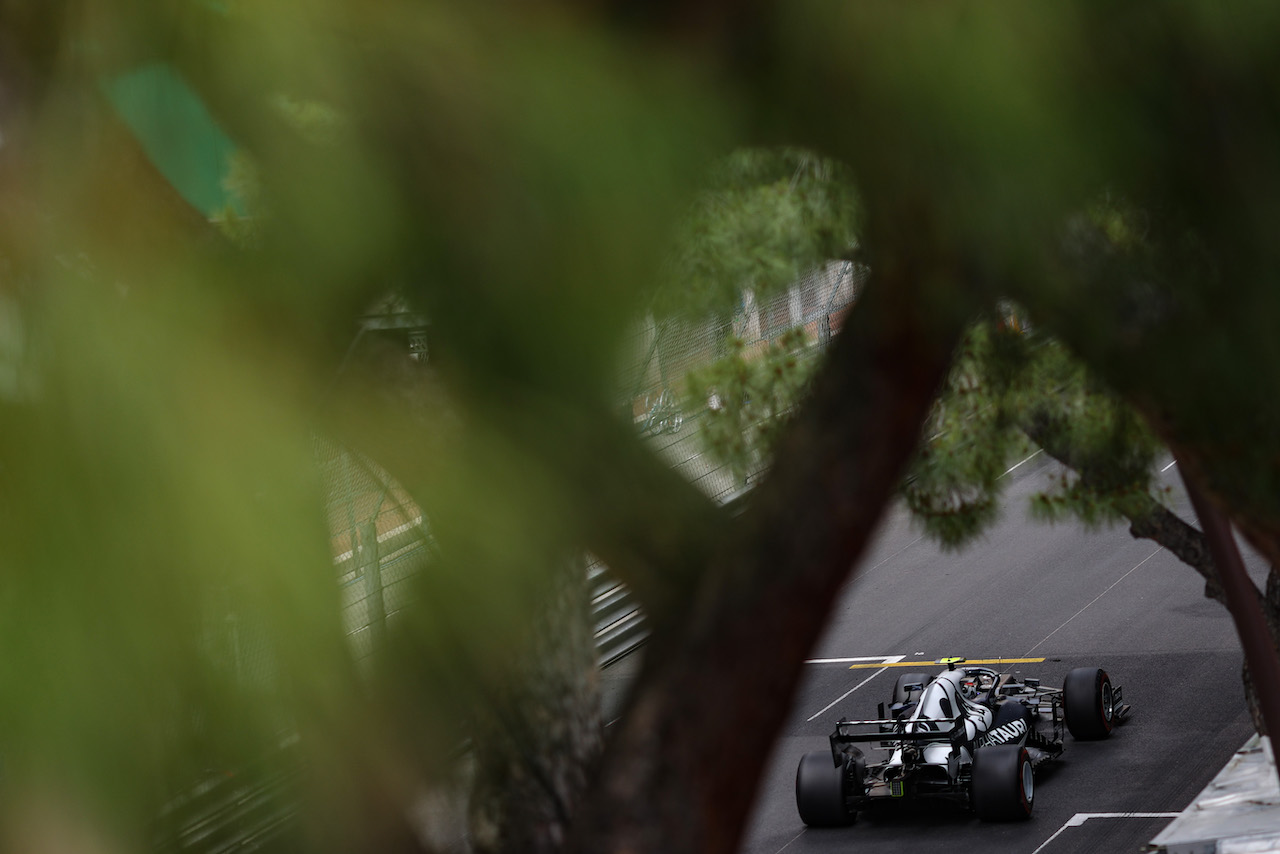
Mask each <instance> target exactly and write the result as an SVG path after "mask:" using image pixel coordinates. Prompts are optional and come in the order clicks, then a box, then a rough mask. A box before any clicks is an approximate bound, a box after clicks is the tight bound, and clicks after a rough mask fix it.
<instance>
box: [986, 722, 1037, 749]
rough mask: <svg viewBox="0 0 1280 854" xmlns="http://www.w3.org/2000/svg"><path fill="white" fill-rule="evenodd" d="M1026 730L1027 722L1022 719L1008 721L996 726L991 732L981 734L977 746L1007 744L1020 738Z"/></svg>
mask: <svg viewBox="0 0 1280 854" xmlns="http://www.w3.org/2000/svg"><path fill="white" fill-rule="evenodd" d="M1026 732H1027V722H1026V721H1024V720H1016V721H1010V722H1009V723H1007V724H1004V725H1002V726H998V727H996V728H995V729H993V730H991V732H989V733H987V734H986V735H985V736H983V737H982V738H981V739H980V740H979V742H978V745H977V746H978V747H986V746H987V745H990V744H1009V743H1010V742H1014V741H1017V740H1018V739H1020V738H1022V736H1023V735H1025V734H1026Z"/></svg>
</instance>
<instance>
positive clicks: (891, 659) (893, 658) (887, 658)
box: [805, 655, 906, 723]
mask: <svg viewBox="0 0 1280 854" xmlns="http://www.w3.org/2000/svg"><path fill="white" fill-rule="evenodd" d="M904 658H906V656H905V655H886V656H885V657H884V659H883V661H884V663H885V664H894V663H896V662H899V661H902V659H904ZM888 669H889V668H887V667H881V668H880V669H879V670H877V671H876V672H875V673H872V674H871V675H870V676H868V677H867V678H866V679H863V680H862V681H861V682H859V683H858V684H857V685H854V686H853V687H852V688H850V689H849V690H848V691H845V692H844V693H843V694H841V695H840V696H839V697H836V698H835V699H834V700H832V701H831V702H830V703H828V704H827V706H826V707H825V708H823V709H822V711H820V712H818V713H817V714H816V715H814V716H813V717H811V718H809V720H807V721H805V723H812V722H813V721H815V720H817V719H818V718H819V717H820V716H822V715H824V714H826V713H827V712H828V711H830V709H831V707H832V706H834V705H835V704H836V703H839V702H840V701H842V700H843V699H844V698H845V697H848V696H849V695H850V694H852V693H853V692H854V691H857V690H858V689H859V688H861V687H862V686H863V685H866V684H867V683H868V682H870V681H871V680H872V679H875V678H876V677H877V676H879V675H880V674H881V673H884V672H885V671H886V670H888Z"/></svg>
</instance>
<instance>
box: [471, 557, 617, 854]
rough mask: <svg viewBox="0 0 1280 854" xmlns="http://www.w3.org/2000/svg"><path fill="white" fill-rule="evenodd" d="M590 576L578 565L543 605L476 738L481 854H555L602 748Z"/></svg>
mask: <svg viewBox="0 0 1280 854" xmlns="http://www.w3.org/2000/svg"><path fill="white" fill-rule="evenodd" d="M592 626H593V623H592V620H591V596H590V590H589V589H588V584H587V575H586V569H585V567H584V566H583V564H582V562H581V561H580V560H578V561H573V562H572V563H571V568H570V570H569V571H568V572H566V573H564V574H563V577H562V578H560V579H558V584H557V588H556V589H555V590H553V591H552V594H551V596H549V597H548V602H547V603H545V608H544V611H543V613H542V614H541V615H540V617H539V619H538V621H537V626H536V628H535V636H534V637H533V638H532V639H531V642H530V644H529V646H528V647H527V648H526V649H525V650H524V651H523V652H522V653H521V654H520V655H519V656H517V659H518V661H517V666H516V668H514V669H513V672H512V677H513V681H512V682H511V683H510V684H508V685H504V686H499V687H498V688H497V689H495V691H496V693H495V695H492V696H490V697H488V698H486V699H487V701H488V702H487V703H486V706H485V708H483V709H481V710H480V714H481V715H482V717H481V719H480V721H479V726H478V727H477V731H476V733H475V735H474V736H473V758H474V761H475V783H474V787H473V789H472V793H471V803H470V809H469V813H470V824H471V837H472V846H473V850H474V851H475V852H476V854H552V853H553V852H559V851H561V850H563V847H564V843H565V838H566V836H567V833H568V827H569V824H570V822H571V821H572V819H573V816H574V813H575V812H576V810H577V807H578V803H579V801H580V800H581V798H582V795H583V793H584V791H585V790H586V783H587V776H588V773H589V772H590V770H592V769H593V768H594V766H595V763H596V760H597V759H598V758H599V754H600V750H601V748H602V746H603V728H602V724H601V710H600V679H599V665H598V661H597V656H596V648H595V636H594V633H593V631H592Z"/></svg>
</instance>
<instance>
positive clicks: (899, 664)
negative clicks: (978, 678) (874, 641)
mask: <svg viewBox="0 0 1280 854" xmlns="http://www.w3.org/2000/svg"><path fill="white" fill-rule="evenodd" d="M1037 646H1039V644H1037ZM1037 661H1044V659H1043V658H966V659H965V660H964V662H963V663H964V664H1030V663H1032V662H1037ZM956 663H957V664H959V663H961V662H956ZM940 666H942V665H940V664H938V662H936V661H903V660H902V656H898V660H897V661H889V660H887V659H886V660H885V661H884V663H883V664H854V665H851V666H850V667H849V669H850V670H869V669H871V668H872V667H885V668H888V667H940Z"/></svg>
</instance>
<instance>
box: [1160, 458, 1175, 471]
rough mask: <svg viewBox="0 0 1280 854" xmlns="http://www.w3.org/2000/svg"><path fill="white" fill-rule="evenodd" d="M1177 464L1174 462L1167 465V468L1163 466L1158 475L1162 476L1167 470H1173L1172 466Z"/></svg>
mask: <svg viewBox="0 0 1280 854" xmlns="http://www.w3.org/2000/svg"><path fill="white" fill-rule="evenodd" d="M1177 464H1178V461H1177V460H1174V461H1173V462H1171V463H1169V465H1167V466H1165V467H1164V468H1162V469H1160V474H1164V473H1165V472H1167V471H1168V470H1169V469H1171V468H1173V467H1174V466H1176V465H1177Z"/></svg>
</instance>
